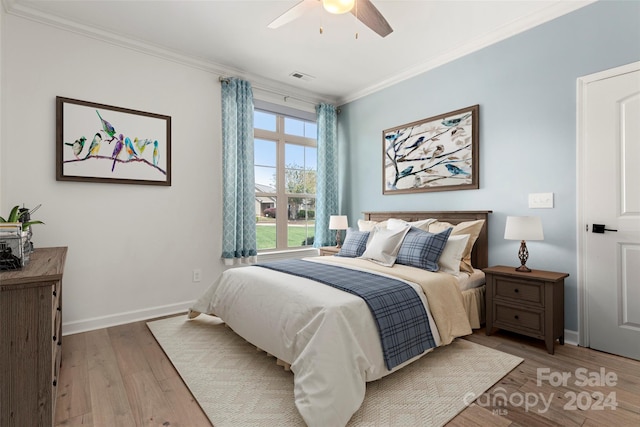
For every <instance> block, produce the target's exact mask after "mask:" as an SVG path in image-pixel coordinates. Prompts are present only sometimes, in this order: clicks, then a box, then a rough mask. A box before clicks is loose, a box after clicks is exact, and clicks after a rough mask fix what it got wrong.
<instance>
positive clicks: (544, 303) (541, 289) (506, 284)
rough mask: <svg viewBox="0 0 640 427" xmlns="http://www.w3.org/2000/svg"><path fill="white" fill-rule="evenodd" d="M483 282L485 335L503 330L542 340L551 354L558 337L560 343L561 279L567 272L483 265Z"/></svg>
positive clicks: (562, 282) (562, 301) (562, 330)
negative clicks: (485, 303) (484, 282)
mask: <svg viewBox="0 0 640 427" xmlns="http://www.w3.org/2000/svg"><path fill="white" fill-rule="evenodd" d="M483 271H484V274H485V277H486V282H487V292H486V296H485V298H486V302H487V325H486V332H487V335H491V333H492V332H493V328H494V327H496V328H500V329H505V330H508V331H512V332H517V333H519V334H523V335H528V336H530V337H534V338H539V339H542V340H544V342H545V345H546V347H547V351H548V352H549V353H550V354H553V353H554V343H555V340H556V339H558V340H559V341H560V344H564V279H565V278H566V277H568V276H569V275H568V274H567V273H557V272H554V271H543V270H532V271H531V272H529V273H521V272H519V271H516V269H515V268H514V267H506V266H500V265H499V266H495V267H489V268H485V269H484V270H483Z"/></svg>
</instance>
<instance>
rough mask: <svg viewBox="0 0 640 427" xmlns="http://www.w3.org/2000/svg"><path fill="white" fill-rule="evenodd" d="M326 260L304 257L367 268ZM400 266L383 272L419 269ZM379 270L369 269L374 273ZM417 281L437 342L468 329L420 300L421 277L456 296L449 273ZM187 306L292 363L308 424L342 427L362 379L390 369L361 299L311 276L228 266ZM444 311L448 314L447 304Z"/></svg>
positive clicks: (353, 406) (361, 388)
mask: <svg viewBox="0 0 640 427" xmlns="http://www.w3.org/2000/svg"><path fill="white" fill-rule="evenodd" d="M330 258H333V257H317V258H309V259H308V260H310V261H316V262H331V263H339V264H340V265H344V266H346V267H348V268H356V269H363V268H366V266H367V265H368V264H367V262H363V260H358V261H359V262H354V260H352V259H346V260H345V259H341V260H330ZM369 264H371V263H369ZM396 267H397V266H396ZM400 267H403V268H401V269H397V268H395V267H394V268H388V273H394V274H393V275H394V277H396V278H401V279H406V277H407V275H408V274H413V273H414V270H418V269H415V268H412V267H406V266H400ZM381 269H382V267H379V266H378V267H376V268H375V270H377V271H378V274H380V270H381ZM394 269H395V270H396V271H400V272H401V273H402V274H401V276H398V275H397V274H395V273H396V271H393V270H394ZM371 271H374V270H371ZM385 272H386V270H385ZM383 274H385V273H383ZM444 276H448V277H444ZM416 278H417V279H418V280H417V281H416V283H419V284H416V283H412V282H408V283H410V285H411V286H412V287H414V289H416V291H417V292H418V294H419V295H420V297H421V299H422V301H423V303H425V307H426V309H427V314H428V316H429V322H430V325H431V331H432V333H433V336H434V339H435V342H436V344H437V345H440V344H442V343H444V344H447V343H449V342H451V339H452V331H454V333H453V335H464V334H466V333H471V328H470V327H468V332H465V331H466V329H467V328H466V327H465V326H464V325H463V326H462V328H452V327H451V325H450V324H449V321H448V320H446V319H438V318H435V319H434V317H433V316H432V311H431V310H430V309H429V304H427V303H426V297H425V293H424V292H423V288H424V285H423V284H422V281H424V280H426V278H430V279H431V280H436V281H439V282H440V283H441V284H442V283H448V286H450V287H452V289H455V291H453V292H454V294H453V295H456V294H455V293H457V294H460V291H459V289H458V287H457V286H456V281H455V280H453V279H452V278H453V276H450V275H444V274H443V273H440V274H438V273H429V272H426V271H424V270H421V271H420V273H419V277H416ZM405 281H406V280H405ZM438 292H440V291H438ZM452 299H454V300H455V299H456V298H455V297H454V298H452ZM460 301H462V298H461V296H460ZM447 304H449V303H447ZM458 305H459V306H460V309H461V310H462V311H463V313H462V315H463V316H464V319H465V321H466V313H464V308H463V306H462V303H461V302H460V304H458V303H457V302H455V303H454V304H453V305H452V306H453V307H458ZM442 306H443V304H441V303H438V304H437V307H434V308H438V311H439V312H441V311H443V310H442V309H441V307H442ZM455 310H456V312H457V311H458V310H459V309H458V308H455ZM192 311H193V312H200V313H207V314H213V315H216V316H219V317H220V318H222V319H223V320H224V321H225V322H226V323H227V324H228V325H229V326H230V327H231V328H232V329H233V330H234V331H235V332H236V333H237V334H238V335H240V336H242V337H243V338H244V339H246V340H247V341H249V342H251V343H252V344H254V345H256V346H257V347H259V348H261V349H263V350H264V351H266V352H268V353H270V354H273V355H274V356H276V357H278V358H279V359H282V360H283V361H285V362H287V363H290V364H291V370H292V371H293V373H294V394H295V404H296V406H297V408H298V410H299V412H300V414H301V415H302V417H303V419H304V420H305V422H306V423H307V425H309V426H344V425H345V424H346V423H347V422H348V421H349V419H350V418H351V416H352V415H353V413H354V412H355V411H356V410H357V409H358V408H359V407H360V405H361V404H362V401H363V399H364V394H365V382H367V381H373V380H376V379H379V378H381V377H383V376H385V375H388V374H389V373H391V372H392V371H388V370H387V369H386V367H385V363H384V359H383V356H382V348H381V345H380V339H379V335H378V331H377V328H376V326H375V322H374V320H373V317H372V315H371V312H370V310H369V308H368V307H367V305H366V303H365V302H364V300H362V299H361V298H359V297H357V296H354V295H351V294H349V293H347V292H343V291H340V290H338V289H335V288H333V287H330V286H327V285H324V284H321V283H318V282H315V281H313V280H308V279H304V278H300V277H297V276H291V275H287V274H284V273H280V272H277V271H273V270H269V269H266V268H262V267H256V266H250V267H240V268H235V269H230V270H227V271H225V272H224V273H223V274H222V275H221V277H220V278H219V279H218V280H217V281H216V282H215V283H214V284H213V285H212V286H211V287H210V288H209V289H208V290H207V291H206V293H205V294H204V295H203V296H202V297H200V298H199V299H198V301H197V302H196V303H195V304H194V306H193V307H192ZM444 311H451V307H449V306H447V310H444ZM438 316H440V317H441V315H440V314H438ZM438 320H439V321H440V326H441V327H444V328H445V329H443V330H444V331H445V335H444V340H443V339H442V338H441V334H440V333H439V332H438V328H437V325H438ZM467 326H468V322H467ZM427 352H428V351H427ZM425 353H426V352H425ZM423 354H424V353H423ZM419 357H421V356H418V357H416V358H414V359H412V360H410V361H407V362H405V363H404V364H402V365H400V366H398V367H396V368H394V369H393V371H395V370H397V369H400V368H401V367H402V366H405V365H407V364H408V363H411V362H412V361H413V360H416V359H418V358H419Z"/></svg>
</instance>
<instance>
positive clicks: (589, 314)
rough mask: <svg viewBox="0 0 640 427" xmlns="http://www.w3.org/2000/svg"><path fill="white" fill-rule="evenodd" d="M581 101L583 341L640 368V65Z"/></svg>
mask: <svg viewBox="0 0 640 427" xmlns="http://www.w3.org/2000/svg"><path fill="white" fill-rule="evenodd" d="M579 97H581V98H582V99H581V100H579V101H578V108H579V113H578V115H579V117H578V120H579V121H578V123H579V132H580V140H579V149H578V151H579V153H581V155H582V164H581V170H580V176H581V178H580V181H581V182H580V187H581V191H580V196H579V197H580V199H581V200H580V202H581V209H582V211H581V212H579V214H581V215H580V216H581V217H582V224H581V228H582V230H581V231H580V232H581V233H582V239H581V245H580V252H581V257H582V258H581V264H582V265H581V267H582V268H581V271H582V273H583V277H582V278H583V285H584V291H585V294H584V298H585V301H584V302H585V305H584V309H585V310H586V313H585V317H586V319H585V324H583V327H585V326H586V330H587V332H588V334H587V336H586V337H583V338H585V339H586V341H587V343H586V344H587V345H588V346H589V347H591V348H594V349H597V350H602V351H606V352H608V353H614V354H619V355H621V356H626V357H630V358H633V359H638V360H640V62H638V63H634V64H630V65H629V66H624V67H619V68H616V69H614V70H609V71H607V72H603V73H598V74H597V75H592V76H587V77H585V78H583V79H580V80H579ZM594 224H595V229H594ZM598 225H599V226H600V227H599V228H600V230H598ZM603 226H604V229H605V230H604V231H603V232H602V233H599V232H594V231H602V230H601V229H602V228H603ZM614 230H615V231H614Z"/></svg>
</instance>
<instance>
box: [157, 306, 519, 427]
mask: <svg viewBox="0 0 640 427" xmlns="http://www.w3.org/2000/svg"><path fill="white" fill-rule="evenodd" d="M147 325H148V327H149V329H150V330H151V332H152V333H153V335H154V336H155V338H156V340H157V341H158V343H159V344H160V346H161V347H162V349H163V350H164V352H165V353H166V354H167V356H168V357H169V359H170V360H171V362H172V363H173V365H174V366H175V368H176V369H177V370H178V373H179V374H180V376H181V377H182V379H183V380H184V382H185V383H186V385H187V387H189V389H190V390H191V393H192V394H193V396H194V397H195V399H196V400H197V401H198V403H199V404H200V406H201V407H202V409H203V410H204V412H205V413H206V415H207V417H208V418H209V420H211V422H212V424H213V425H214V426H215V427H227V426H234V427H236V426H256V427H257V426H281V427H282V426H287V427H289V426H300V427H303V426H305V423H304V421H303V420H302V417H301V416H300V414H299V413H298V410H297V409H296V407H295V404H294V398H293V374H292V373H291V372H288V371H285V370H284V369H283V368H282V367H280V366H278V365H276V363H275V360H276V359H275V358H273V357H269V356H267V354H266V353H264V352H261V351H257V350H256V347H255V346H253V345H251V344H250V343H248V342H246V341H245V340H243V339H242V338H240V337H239V336H238V335H236V334H235V333H234V332H233V331H232V330H231V329H229V328H227V327H225V326H224V324H221V323H220V321H219V320H218V319H216V318H213V317H211V316H206V315H201V316H199V317H197V318H196V319H193V320H187V317H186V316H178V317H171V318H167V319H162V320H157V321H153V322H149V323H147ZM521 362H522V359H521V358H519V357H515V356H512V355H510V354H506V353H503V352H500V351H497V350H493V349H490V348H488V347H484V346H482V345H479V344H475V343H472V342H470V341H466V340H463V339H457V340H455V341H454V342H453V343H451V344H450V345H448V346H445V347H441V348H438V349H435V350H434V351H433V352H431V353H429V354H427V355H426V356H424V357H422V358H421V359H419V360H418V361H416V362H414V363H412V364H410V365H408V366H407V367H405V368H403V369H401V370H399V371H397V372H395V373H393V374H391V375H388V376H386V377H384V378H382V379H380V380H378V381H373V382H370V383H367V392H366V396H365V400H364V403H363V404H362V406H361V407H360V409H359V410H358V411H357V412H356V413H355V414H354V415H353V417H352V418H351V420H350V421H349V424H348V426H350V427H353V426H367V427H374V426H409V425H410V426H425V427H426V426H442V425H444V424H445V423H447V422H448V421H449V420H451V419H452V418H453V417H455V416H456V415H457V414H458V413H460V412H461V411H462V410H463V409H465V407H466V406H467V405H468V404H470V403H471V402H472V401H473V400H474V398H473V397H472V396H475V397H478V396H480V395H481V394H482V393H484V392H485V391H486V390H488V389H489V388H491V386H493V385H494V384H495V383H496V382H498V381H499V380H500V379H501V378H502V377H504V376H505V375H506V374H508V373H509V372H510V371H511V370H512V369H513V368H515V367H516V366H518V365H519V364H520V363H521Z"/></svg>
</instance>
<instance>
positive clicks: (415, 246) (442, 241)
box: [396, 227, 451, 271]
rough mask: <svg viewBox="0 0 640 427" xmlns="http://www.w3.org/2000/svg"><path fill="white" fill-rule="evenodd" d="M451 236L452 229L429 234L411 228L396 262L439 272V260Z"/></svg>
mask: <svg viewBox="0 0 640 427" xmlns="http://www.w3.org/2000/svg"><path fill="white" fill-rule="evenodd" d="M449 234H451V228H447V229H446V230H444V231H441V232H440V233H429V232H428V231H423V230H420V229H418V228H416V227H411V229H410V230H409V232H408V233H407V235H406V236H405V237H404V240H403V241H402V245H400V250H399V251H398V257H397V259H396V262H397V263H398V264H404V265H409V266H412V267H418V268H422V269H424V270H428V271H438V269H439V266H438V259H440V255H441V254H442V251H443V250H444V246H445V245H446V244H447V239H448V238H449Z"/></svg>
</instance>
